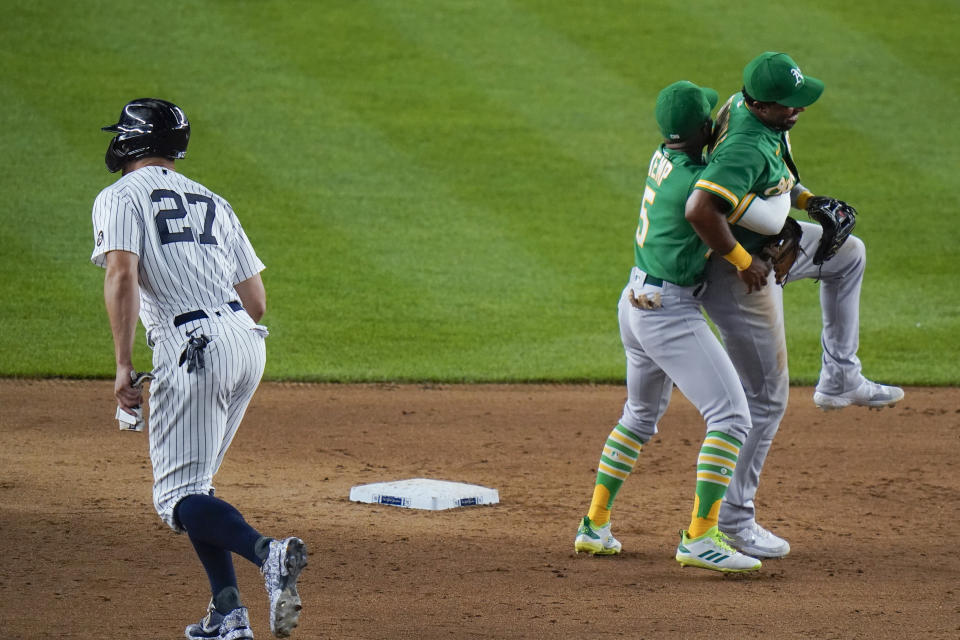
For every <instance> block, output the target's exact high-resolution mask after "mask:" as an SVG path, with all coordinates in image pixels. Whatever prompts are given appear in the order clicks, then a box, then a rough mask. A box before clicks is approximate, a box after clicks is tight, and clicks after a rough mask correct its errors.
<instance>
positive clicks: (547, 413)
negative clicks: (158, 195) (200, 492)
mask: <svg viewBox="0 0 960 640" xmlns="http://www.w3.org/2000/svg"><path fill="white" fill-rule="evenodd" d="M112 386H113V385H112V381H63V380H38V381H31V380H4V381H0V558H2V559H3V564H2V566H3V570H2V572H0V637H2V638H4V639H5V640H13V639H21V638H22V639H31V640H33V639H38V638H76V639H84V640H85V639H88V638H90V639H92V638H138V639H140V638H180V637H182V634H183V628H184V626H185V625H186V624H188V623H190V622H195V621H196V620H198V619H199V618H200V617H201V615H202V614H203V613H204V610H205V607H206V605H207V602H208V600H209V597H210V596H209V589H208V586H207V582H206V578H205V577H204V575H203V573H202V569H201V567H200V564H199V562H198V561H197V559H196V557H195V556H194V554H193V551H192V549H191V547H190V544H189V541H188V539H187V538H186V537H185V536H177V535H175V534H174V533H172V532H171V531H170V530H169V529H168V528H167V527H166V526H165V525H163V524H162V522H161V521H160V520H159V518H157V516H156V514H155V513H154V511H153V506H152V498H151V489H150V485H151V470H150V463H149V457H148V449H147V435H146V434H145V433H140V434H137V433H120V432H119V431H118V430H117V426H116V423H115V421H114V420H113V412H114V406H115V405H114V403H113V399H112ZM811 396H812V390H811V389H809V388H796V387H795V388H793V389H792V390H791V402H790V407H789V409H788V412H787V416H786V418H785V420H784V421H783V424H782V426H781V428H780V433H779V435H778V436H777V439H776V441H775V442H774V446H773V450H772V452H771V454H770V458H769V460H768V461H767V465H766V469H765V472H764V477H763V481H762V483H761V486H760V493H759V495H758V516H759V521H760V522H761V524H764V525H765V526H767V527H768V528H770V529H771V530H773V531H775V532H776V533H778V534H779V535H781V536H783V537H785V538H787V539H788V540H789V541H790V544H791V546H792V551H791V553H790V555H789V556H787V557H786V558H784V559H781V560H769V561H765V562H764V565H763V568H762V569H761V570H760V571H758V572H756V573H754V574H749V575H742V576H723V575H720V574H716V573H712V572H708V571H703V570H697V569H681V568H680V567H679V565H677V563H676V562H675V561H674V560H673V554H674V551H675V549H676V543H677V531H678V530H679V529H680V528H682V527H684V526H686V524H687V522H688V520H689V511H690V508H691V506H692V500H693V485H694V464H695V461H696V457H697V452H698V448H699V444H700V441H701V439H702V437H703V432H704V429H703V423H702V421H701V419H700V417H699V415H698V414H697V413H696V411H695V410H694V409H693V407H692V406H691V405H690V404H689V403H688V402H687V401H686V400H685V399H684V398H683V397H682V396H681V395H679V394H676V393H675V395H674V400H673V404H672V406H671V407H670V410H669V411H668V412H667V414H666V416H665V417H664V419H663V420H662V422H661V425H660V427H661V429H660V430H661V433H660V434H659V435H658V436H656V437H655V438H654V440H653V441H652V442H651V444H649V445H648V446H647V447H646V448H645V450H644V453H643V455H642V456H641V458H640V462H639V463H638V465H637V470H636V471H635V473H634V475H633V476H632V477H631V478H630V479H629V480H628V482H627V483H626V485H625V486H624V489H623V490H622V491H621V492H620V496H619V497H618V499H617V503H616V506H615V509H614V513H613V531H614V534H615V535H616V536H617V537H618V538H619V539H620V541H621V542H622V543H623V546H624V552H623V554H621V555H620V556H616V557H605V558H599V557H589V556H584V555H580V556H577V555H576V554H574V553H573V538H574V534H575V532H576V528H577V524H578V520H579V519H580V518H581V517H582V516H583V515H584V514H585V512H586V508H587V506H588V503H589V499H590V495H591V492H592V487H593V481H594V477H595V469H596V463H597V461H598V458H599V454H600V449H601V447H602V445H603V442H604V440H605V438H606V436H607V434H608V433H609V430H610V428H611V427H612V426H613V424H614V423H615V422H616V420H617V418H619V415H620V407H621V403H622V402H623V400H624V390H623V388H622V387H619V386H570V385H558V386H547V385H522V386H507V385H485V386H418V385H399V386H398V385H314V384H280V383H265V384H263V385H262V386H261V388H260V390H259V391H258V393H257V395H256V396H255V397H254V400H253V403H252V404H251V407H250V410H249V412H248V414H247V417H246V420H245V422H244V424H243V426H242V427H241V429H240V432H239V434H238V435H237V438H236V440H235V441H234V443H233V446H232V448H231V450H230V452H229V453H228V454H227V459H226V462H225V463H224V465H223V467H222V468H221V470H220V473H219V474H218V475H217V477H216V479H215V484H216V487H217V495H218V496H220V497H222V498H223V499H225V500H227V501H229V502H231V503H233V504H235V505H236V506H237V507H238V508H239V509H240V510H241V511H242V512H243V513H244V515H245V516H246V518H247V520H248V521H249V522H250V523H251V524H252V525H253V526H254V527H256V528H257V529H259V530H260V531H262V532H263V533H265V534H267V535H273V536H286V535H298V536H300V537H302V538H303V539H304V540H305V541H306V542H307V545H308V546H309V548H310V565H309V567H308V568H307V569H306V570H305V572H304V574H303V576H302V578H301V582H300V585H301V586H300V591H301V594H302V596H303V600H304V611H303V616H302V618H301V625H300V627H299V628H298V629H297V630H296V631H295V633H294V635H293V637H294V638H303V639H305V640H306V639H314V638H338V639H341V638H343V639H353V638H364V639H366V638H377V639H380V638H382V639H388V638H389V639H400V638H404V639H405V638H411V639H413V638H417V639H420V638H423V639H432V638H575V637H580V638H586V637H590V638H608V637H622V638H843V639H847V638H897V639H903V638H921V637H922V638H956V637H958V636H960V553H958V551H957V545H956V542H957V540H958V539H960V538H957V536H956V526H957V524H958V522H960V468H958V466H957V459H958V453H960V446H958V445H960V389H952V388H939V389H929V388H910V389H907V395H906V398H905V400H904V401H902V402H901V403H900V404H899V405H898V406H897V407H896V408H893V409H886V410H884V411H881V412H872V411H868V410H866V409H862V408H848V409H845V410H843V411H839V412H835V413H822V412H820V411H818V410H816V409H815V408H814V407H813V403H812V400H811ZM416 477H425V478H436V479H442V480H453V481H458V482H468V483H473V484H481V485H484V486H489V487H494V488H496V489H498V490H499V492H500V504H498V505H494V506H484V507H469V508H463V509H455V510H449V511H439V512H428V511H417V510H409V509H400V508H395V507H386V506H377V505H370V504H360V503H354V502H350V501H349V500H348V495H349V491H350V487H351V486H353V485H357V484H364V483H369V482H379V481H387V480H402V479H406V478H416ZM237 574H238V578H239V581H240V587H241V594H242V596H243V598H244V601H245V604H247V606H248V607H249V608H250V615H251V619H252V625H253V629H254V631H255V633H256V636H257V638H269V637H272V636H271V635H270V631H269V628H268V624H267V617H266V608H267V607H266V596H265V593H264V591H263V586H262V581H261V580H260V576H259V573H258V572H257V570H256V568H255V567H254V566H253V565H251V564H249V563H247V562H246V561H244V560H242V559H238V561H237Z"/></svg>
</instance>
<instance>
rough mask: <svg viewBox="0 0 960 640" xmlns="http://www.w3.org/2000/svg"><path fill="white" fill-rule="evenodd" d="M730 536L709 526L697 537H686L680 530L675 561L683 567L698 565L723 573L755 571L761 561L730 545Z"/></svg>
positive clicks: (685, 533) (684, 532)
mask: <svg viewBox="0 0 960 640" xmlns="http://www.w3.org/2000/svg"><path fill="white" fill-rule="evenodd" d="M729 540H730V538H728V537H727V536H726V535H724V534H723V533H721V531H720V529H718V528H717V527H711V528H710V529H709V530H708V531H707V532H706V533H705V534H703V535H702V536H700V537H699V538H693V539H691V538H688V537H687V532H686V531H681V532H680V544H679V545H678V546H677V556H676V557H677V562H679V563H680V565H681V566H684V567H700V568H701V569H710V570H711V571H722V572H724V573H741V572H744V571H756V570H757V569H759V568H760V566H761V563H760V561H759V560H757V559H756V558H753V557H751V556H748V555H744V554H742V553H740V552H739V551H737V550H736V549H734V548H733V547H731V546H730V543H729V542H728V541H729Z"/></svg>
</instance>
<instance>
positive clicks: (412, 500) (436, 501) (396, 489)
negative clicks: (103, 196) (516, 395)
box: [350, 478, 500, 511]
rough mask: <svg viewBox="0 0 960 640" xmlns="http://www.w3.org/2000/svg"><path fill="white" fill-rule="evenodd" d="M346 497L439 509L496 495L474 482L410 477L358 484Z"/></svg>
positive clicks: (489, 501) (476, 502) (495, 498)
mask: <svg viewBox="0 0 960 640" xmlns="http://www.w3.org/2000/svg"><path fill="white" fill-rule="evenodd" d="M350 500H352V501H353V502H369V503H373V504H386V505H390V506H393V507H406V508H408V509H427V510H430V511H440V510H442V509H455V508H457V507H468V506H473V505H481V504H497V503H498V502H500V494H499V493H498V492H497V490H496V489H488V488H487V487H481V486H480V485H476V484H464V483H462V482H447V481H446V480H429V479H426V478H413V479H411V480H398V481H396V482H375V483H373V484H361V485H357V486H356V487H352V488H351V489H350Z"/></svg>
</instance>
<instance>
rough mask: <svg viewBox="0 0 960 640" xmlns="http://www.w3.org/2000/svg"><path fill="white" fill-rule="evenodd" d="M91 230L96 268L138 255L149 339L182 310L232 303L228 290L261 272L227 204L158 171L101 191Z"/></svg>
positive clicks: (132, 175)
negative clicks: (109, 259) (111, 258)
mask: <svg viewBox="0 0 960 640" xmlns="http://www.w3.org/2000/svg"><path fill="white" fill-rule="evenodd" d="M93 233H94V245H95V246H94V249H93V255H92V256H91V257H90V259H91V261H93V263H94V264H96V265H98V266H100V267H106V253H107V252H108V251H114V250H122V251H129V252H130V253H134V254H136V255H137V256H139V259H140V266H139V272H140V273H139V278H140V320H141V321H142V322H143V325H144V327H146V329H147V334H148V335H149V334H150V332H151V330H152V329H155V328H159V327H163V326H168V325H170V322H171V319H172V318H173V317H174V316H176V315H178V314H180V313H184V312H186V311H192V310H195V309H204V308H207V309H209V308H214V307H219V306H221V305H223V304H225V303H227V302H229V301H231V300H236V298H237V294H236V291H235V290H234V288H233V285H235V284H237V283H238V282H242V281H244V280H247V279H248V278H251V277H253V276H255V275H256V274H258V273H259V272H260V271H262V270H263V269H264V264H263V263H262V262H261V261H260V259H259V258H258V257H257V255H256V253H255V252H254V250H253V247H252V246H251V244H250V241H249V240H248V239H247V235H246V233H244V231H243V227H242V226H241V225H240V221H239V220H238V219H237V216H236V214H234V212H233V209H232V208H231V207H230V204H229V203H228V202H227V201H226V200H224V199H223V198H221V197H220V196H218V195H217V194H215V193H213V192H212V191H210V190H209V189H207V188H206V187H204V186H203V185H202V184H200V183H198V182H195V181H193V180H190V179H189V178H187V177H185V176H183V175H182V174H180V173H177V172H176V171H174V170H172V169H167V168H164V167H159V166H146V167H142V168H140V169H137V170H136V171H133V172H131V173H128V174H127V175H125V176H123V177H122V178H120V179H119V180H117V181H116V182H115V183H113V184H112V185H110V186H109V187H106V188H105V189H104V190H103V191H101V192H100V194H99V195H98V196H97V199H96V200H95V201H94V204H93Z"/></svg>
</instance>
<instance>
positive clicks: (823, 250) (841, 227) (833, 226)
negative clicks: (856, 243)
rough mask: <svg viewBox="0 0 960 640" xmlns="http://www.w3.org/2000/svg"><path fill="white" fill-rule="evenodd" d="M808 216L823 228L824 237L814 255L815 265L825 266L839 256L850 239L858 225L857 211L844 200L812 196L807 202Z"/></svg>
mask: <svg viewBox="0 0 960 640" xmlns="http://www.w3.org/2000/svg"><path fill="white" fill-rule="evenodd" d="M807 215H808V216H810V219H811V220H814V221H816V222H818V223H820V226H821V227H823V236H821V238H820V244H819V245H817V251H816V253H814V254H813V264H823V263H824V262H826V261H827V260H829V259H830V258H832V257H833V256H835V255H837V251H839V250H840V247H842V246H843V243H844V242H846V241H847V238H849V237H850V234H851V233H852V232H853V227H854V226H855V225H856V224H857V211H856V209H854V208H853V207H851V206H850V205H848V204H847V203H846V202H844V201H843V200H837V199H835V198H828V197H826V196H811V197H810V199H809V200H807Z"/></svg>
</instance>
